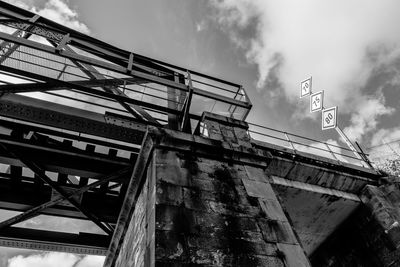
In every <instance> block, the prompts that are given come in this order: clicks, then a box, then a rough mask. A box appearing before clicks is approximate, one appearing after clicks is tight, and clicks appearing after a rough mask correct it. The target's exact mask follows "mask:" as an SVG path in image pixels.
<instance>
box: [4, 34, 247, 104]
mask: <svg viewBox="0 0 400 267" xmlns="http://www.w3.org/2000/svg"><path fill="white" fill-rule="evenodd" d="M0 39H3V40H7V41H9V42H15V43H18V44H20V45H25V46H28V47H31V48H34V49H38V50H41V51H44V52H48V53H51V54H57V55H60V56H63V57H65V58H68V59H70V60H76V61H79V62H82V63H86V64H90V65H93V66H98V67H101V68H104V69H108V70H111V71H115V72H119V73H123V74H130V75H133V76H134V77H138V78H140V79H145V80H148V81H149V82H155V83H158V84H161V85H165V86H168V87H171V88H175V89H178V90H183V91H187V90H188V89H187V87H186V85H185V84H180V83H177V82H174V81H171V80H168V79H165V78H162V77H158V76H156V75H150V74H146V73H142V72H139V71H133V70H132V71H129V70H128V69H127V67H121V66H117V65H115V64H111V63H107V62H104V61H100V60H97V59H93V58H89V57H85V56H82V55H78V54H75V53H70V52H68V51H60V52H58V53H57V52H56V49H55V48H54V47H51V46H48V45H43V44H40V43H37V42H33V41H30V40H25V39H21V38H17V37H13V36H11V35H9V34H6V33H1V32H0ZM42 79H43V77H42ZM193 93H194V94H196V95H199V96H204V97H207V98H211V99H215V100H218V101H221V102H224V103H227V104H232V105H236V106H239V107H243V108H246V109H249V108H251V104H249V103H248V102H242V101H239V100H235V99H232V98H229V97H226V96H222V95H218V94H215V93H212V92H209V91H205V90H202V89H199V88H196V87H193Z"/></svg>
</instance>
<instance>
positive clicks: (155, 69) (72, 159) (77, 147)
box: [0, 2, 251, 254]
mask: <svg viewBox="0 0 400 267" xmlns="http://www.w3.org/2000/svg"><path fill="white" fill-rule="evenodd" d="M167 52H168V51H166V53H167ZM0 94H1V97H0V163H1V164H0V192H1V193H0V209H9V210H15V211H19V212H20V214H18V215H16V216H14V217H12V218H9V219H7V220H5V221H3V222H0V246H1V245H3V246H14V247H25V248H34V249H44V250H59V251H69V252H75V253H86V254H105V252H106V249H107V246H108V243H109V241H110V238H111V235H112V234H113V231H114V227H115V223H116V221H117V219H118V216H119V211H120V208H121V203H122V201H123V199H124V197H125V192H126V187H127V184H128V182H129V179H130V178H131V172H132V169H133V166H134V164H135V161H136V158H137V155H138V153H139V151H140V145H141V143H142V140H143V136H144V134H145V132H146V127H147V126H148V125H154V126H157V127H166V128H170V129H173V130H178V131H185V132H189V133H191V132H192V131H193V129H194V128H195V125H194V123H195V122H196V120H198V119H199V118H200V116H201V114H202V112H203V111H210V112H214V113H219V114H221V115H225V116H229V117H233V118H236V119H241V120H244V119H245V118H246V116H247V114H248V112H249V111H250V109H251V103H250V102H249V99H248V97H247V95H246V93H245V91H244V90H243V88H242V87H241V86H240V85H237V84H234V83H231V82H228V81H224V80H221V79H218V78H214V77H210V76H208V75H204V74H201V73H198V72H195V71H191V70H188V69H185V68H181V67H178V66H174V65H172V64H169V63H165V62H161V61H158V60H154V59H151V58H148V57H144V56H141V55H138V54H136V53H133V52H129V51H125V50H122V49H119V48H117V47H114V46H112V45H110V44H107V43H104V42H102V41H99V40H97V39H94V38H92V37H89V36H87V35H85V34H82V33H80V32H77V31H75V30H72V29H70V28H67V27H65V26H63V25H60V24H57V23H55V22H53V21H50V20H48V19H46V18H43V17H40V16H38V15H36V14H33V13H31V12H29V11H26V10H23V9H21V8H18V7H15V6H13V5H10V4H7V3H4V2H0ZM41 214H46V215H53V216H62V217H69V218H78V219H82V220H90V221H92V222H94V223H95V224H96V225H97V226H98V227H99V228H100V229H102V230H103V232H104V234H88V233H79V234H76V233H57V232H52V231H44V230H34V229H27V228H21V227H17V226H15V225H16V224H17V223H20V222H23V221H25V220H27V219H30V218H33V217H35V216H38V215H41Z"/></svg>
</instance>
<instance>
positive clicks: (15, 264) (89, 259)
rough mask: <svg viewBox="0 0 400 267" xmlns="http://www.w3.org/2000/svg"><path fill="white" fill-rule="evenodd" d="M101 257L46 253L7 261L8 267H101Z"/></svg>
mask: <svg viewBox="0 0 400 267" xmlns="http://www.w3.org/2000/svg"><path fill="white" fill-rule="evenodd" d="M104 259H105V258H104V257H103V256H92V255H88V256H84V257H81V256H78V255H74V254H69V253H60V252H46V253H41V254H32V255H29V256H21V255H18V256H15V257H12V258H11V259H9V260H8V267H54V266H57V267H101V266H103V264H104Z"/></svg>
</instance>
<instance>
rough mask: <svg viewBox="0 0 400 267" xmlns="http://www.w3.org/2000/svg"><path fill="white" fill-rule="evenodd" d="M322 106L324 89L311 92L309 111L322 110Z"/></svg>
mask: <svg viewBox="0 0 400 267" xmlns="http://www.w3.org/2000/svg"><path fill="white" fill-rule="evenodd" d="M323 106H324V91H319V92H317V93H314V94H311V97H310V112H316V111H320V110H322V108H323Z"/></svg>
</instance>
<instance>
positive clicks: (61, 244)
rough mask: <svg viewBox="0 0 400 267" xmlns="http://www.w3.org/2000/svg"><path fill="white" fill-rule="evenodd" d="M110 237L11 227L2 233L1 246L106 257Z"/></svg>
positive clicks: (0, 234)
mask: <svg viewBox="0 0 400 267" xmlns="http://www.w3.org/2000/svg"><path fill="white" fill-rule="evenodd" d="M109 242H110V241H109V237H108V236H105V235H99V234H89V233H79V234H70V233H62V232H53V231H44V230H36V229H27V228H20V227H9V228H7V229H3V230H1V231H0V246H3V247H14V248H24V249H34V250H46V251H59V252H69V253H76V254H89V255H105V254H106V252H107V247H108V244H109Z"/></svg>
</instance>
